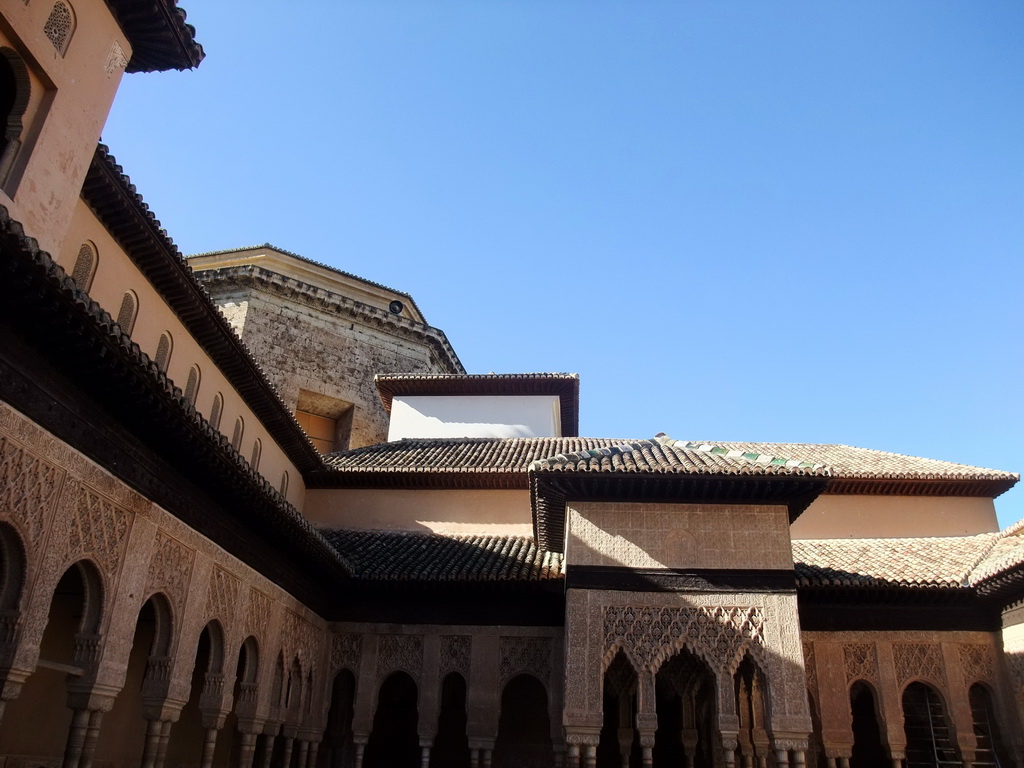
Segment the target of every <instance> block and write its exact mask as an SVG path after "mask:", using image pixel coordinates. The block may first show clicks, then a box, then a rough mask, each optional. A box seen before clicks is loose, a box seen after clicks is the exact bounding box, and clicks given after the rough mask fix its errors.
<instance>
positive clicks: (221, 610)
mask: <svg viewBox="0 0 1024 768" xmlns="http://www.w3.org/2000/svg"><path fill="white" fill-rule="evenodd" d="M240 589H241V582H240V581H239V580H238V579H237V578H235V577H234V576H232V575H231V574H230V573H228V572H227V571H225V570H224V569H223V568H221V567H220V566H219V565H215V566H214V567H213V571H212V572H211V573H210V584H209V587H208V588H207V592H206V615H207V616H208V617H209V618H211V619H219V620H220V622H221V624H223V625H224V626H225V627H230V626H231V625H232V623H233V620H234V618H235V611H236V610H237V606H238V592H239V590H240Z"/></svg>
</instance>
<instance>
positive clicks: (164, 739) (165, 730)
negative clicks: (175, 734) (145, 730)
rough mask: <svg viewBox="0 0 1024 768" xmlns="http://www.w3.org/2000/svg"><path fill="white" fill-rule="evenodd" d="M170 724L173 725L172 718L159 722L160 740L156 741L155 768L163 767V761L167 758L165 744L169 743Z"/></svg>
mask: <svg viewBox="0 0 1024 768" xmlns="http://www.w3.org/2000/svg"><path fill="white" fill-rule="evenodd" d="M172 725H174V721H173V720H164V721H163V722H162V723H160V741H159V742H157V751H156V766H155V768H163V765H164V761H165V760H166V759H167V745H168V744H170V743H171V726H172Z"/></svg>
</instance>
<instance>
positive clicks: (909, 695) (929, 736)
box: [901, 680, 959, 766]
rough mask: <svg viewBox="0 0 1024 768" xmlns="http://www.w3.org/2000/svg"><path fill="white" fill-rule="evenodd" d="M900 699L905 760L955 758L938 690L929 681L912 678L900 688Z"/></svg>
mask: <svg viewBox="0 0 1024 768" xmlns="http://www.w3.org/2000/svg"><path fill="white" fill-rule="evenodd" d="M901 703H902V705H903V731H904V734H905V735H906V738H907V747H906V756H907V763H908V764H920V765H934V766H938V765H941V764H943V763H955V762H957V761H958V760H959V757H958V756H957V749H956V743H955V741H954V739H953V737H952V732H951V729H950V727H949V717H948V716H947V714H946V705H945V702H944V701H943V700H942V697H941V696H940V695H939V692H938V691H937V690H936V689H935V688H934V687H932V686H931V685H930V684H929V683H925V682H923V681H921V680H914V681H913V682H911V683H910V684H908V685H907V687H906V688H904V689H903V694H902V697H901Z"/></svg>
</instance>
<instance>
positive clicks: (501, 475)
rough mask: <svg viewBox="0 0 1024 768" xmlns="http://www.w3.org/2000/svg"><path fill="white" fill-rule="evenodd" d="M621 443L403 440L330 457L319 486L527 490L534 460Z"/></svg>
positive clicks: (594, 440)
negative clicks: (529, 470)
mask: <svg viewBox="0 0 1024 768" xmlns="http://www.w3.org/2000/svg"><path fill="white" fill-rule="evenodd" d="M621 442H622V441H621V440H608V439H600V438H581V437H515V438H488V437H465V438H462V437H459V438H424V439H418V438H407V439H405V440H396V441H394V442H391V443H381V444H379V445H370V446H367V447H365V448H356V449H355V450H351V451H345V452H343V453H332V454H330V455H328V456H326V457H324V458H325V461H326V462H327V464H328V466H329V467H330V468H331V472H330V473H329V474H327V475H321V477H320V478H318V480H319V481H320V482H318V483H317V484H319V485H352V484H360V483H363V482H371V481H372V482H374V483H380V484H382V485H396V484H398V485H402V486H403V487H411V486H412V485H420V484H422V485H425V486H430V487H437V486H442V487H464V486H469V487H481V486H484V487H501V488H524V489H525V488H528V487H529V479H528V477H527V474H526V471H527V468H528V467H529V466H530V464H531V463H532V462H534V461H536V460H537V459H539V458H543V457H545V456H552V455H555V454H559V453H567V452H568V453H571V452H574V451H581V450H586V449H600V448H609V447H611V446H613V445H616V444H618V443H621Z"/></svg>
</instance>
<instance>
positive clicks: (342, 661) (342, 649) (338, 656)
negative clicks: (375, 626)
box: [331, 634, 363, 675]
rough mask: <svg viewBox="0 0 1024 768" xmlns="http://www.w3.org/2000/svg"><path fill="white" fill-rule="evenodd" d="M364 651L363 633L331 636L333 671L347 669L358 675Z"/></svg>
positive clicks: (333, 672)
mask: <svg viewBox="0 0 1024 768" xmlns="http://www.w3.org/2000/svg"><path fill="white" fill-rule="evenodd" d="M362 652H363V636H362V635H351V634H344V635H334V637H332V638H331V673H332V674H335V673H337V672H338V671H339V670H342V669H347V670H348V671H349V672H351V673H352V674H353V675H358V674H359V659H360V657H361V656H362Z"/></svg>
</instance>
